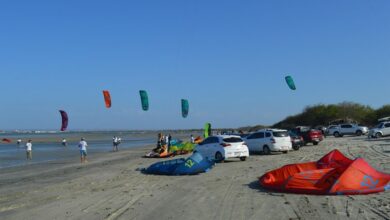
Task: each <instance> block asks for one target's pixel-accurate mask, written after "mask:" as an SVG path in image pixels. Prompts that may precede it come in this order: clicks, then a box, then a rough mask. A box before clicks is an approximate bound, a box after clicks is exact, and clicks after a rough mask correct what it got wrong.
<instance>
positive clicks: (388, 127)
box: [368, 121, 390, 138]
mask: <svg viewBox="0 0 390 220" xmlns="http://www.w3.org/2000/svg"><path fill="white" fill-rule="evenodd" d="M389 135H390V121H385V122H381V123H379V124H378V125H377V126H375V127H374V128H372V129H371V130H370V131H369V132H368V137H369V138H371V137H373V138H380V137H383V136H389Z"/></svg>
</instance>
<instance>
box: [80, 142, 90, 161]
mask: <svg viewBox="0 0 390 220" xmlns="http://www.w3.org/2000/svg"><path fill="white" fill-rule="evenodd" d="M87 146H88V144H87V142H86V141H85V139H84V138H81V141H80V142H79V149H80V162H81V163H85V162H88V161H87Z"/></svg>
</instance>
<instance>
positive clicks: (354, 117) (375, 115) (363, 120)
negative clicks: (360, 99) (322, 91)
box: [272, 102, 390, 129]
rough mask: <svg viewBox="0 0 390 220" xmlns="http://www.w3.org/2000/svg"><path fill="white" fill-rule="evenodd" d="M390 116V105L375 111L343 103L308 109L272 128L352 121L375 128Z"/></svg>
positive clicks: (315, 106) (321, 105) (366, 107)
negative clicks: (381, 120) (379, 121)
mask: <svg viewBox="0 0 390 220" xmlns="http://www.w3.org/2000/svg"><path fill="white" fill-rule="evenodd" d="M387 116H390V105H384V106H382V107H380V108H379V109H373V108H372V107H370V106H368V105H361V104H358V103H354V102H342V103H339V104H330V105H324V104H318V105H313V106H308V107H306V108H305V109H304V110H303V112H302V113H300V114H297V115H293V116H288V117H287V118H285V119H284V120H282V121H280V122H278V123H276V124H274V125H273V126H272V127H275V128H285V129H290V128H293V127H296V126H300V125H303V126H310V127H315V126H320V125H322V126H328V125H329V124H331V122H332V121H336V120H346V121H347V120H351V121H356V122H358V123H359V124H364V125H367V126H373V125H375V124H377V123H378V119H380V118H383V117H387Z"/></svg>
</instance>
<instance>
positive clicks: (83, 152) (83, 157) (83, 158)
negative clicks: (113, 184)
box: [17, 138, 88, 163]
mask: <svg viewBox="0 0 390 220" xmlns="http://www.w3.org/2000/svg"><path fill="white" fill-rule="evenodd" d="M21 142H22V141H20V142H19V140H18V142H17V143H18V145H19V144H20V143H21ZM62 144H63V145H64V146H66V140H65V139H64V140H63V141H62ZM87 146H88V144H87V142H86V141H85V139H84V138H81V140H80V142H79V144H78V147H79V150H80V162H81V163H85V162H88V161H87ZM25 148H26V157H27V160H32V140H31V139H30V140H28V141H27V143H26V145H25Z"/></svg>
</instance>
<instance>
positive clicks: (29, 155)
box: [26, 140, 32, 160]
mask: <svg viewBox="0 0 390 220" xmlns="http://www.w3.org/2000/svg"><path fill="white" fill-rule="evenodd" d="M26 156H27V160H32V143H31V140H28V141H27V143H26Z"/></svg>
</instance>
